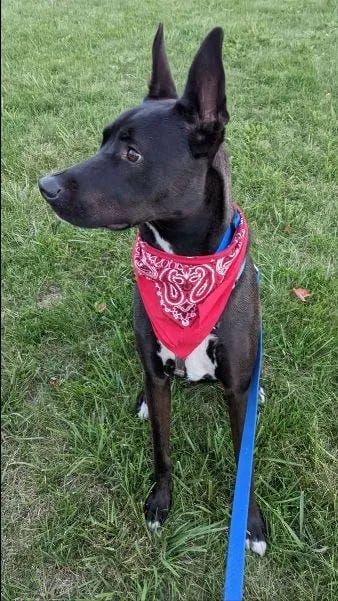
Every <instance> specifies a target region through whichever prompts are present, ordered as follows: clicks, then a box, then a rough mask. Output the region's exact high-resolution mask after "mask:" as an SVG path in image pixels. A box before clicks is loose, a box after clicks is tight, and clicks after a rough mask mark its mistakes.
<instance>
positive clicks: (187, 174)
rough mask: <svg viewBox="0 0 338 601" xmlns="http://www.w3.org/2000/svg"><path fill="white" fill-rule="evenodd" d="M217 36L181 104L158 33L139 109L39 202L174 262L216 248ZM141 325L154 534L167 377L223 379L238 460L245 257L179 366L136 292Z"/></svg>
mask: <svg viewBox="0 0 338 601" xmlns="http://www.w3.org/2000/svg"><path fill="white" fill-rule="evenodd" d="M222 39H223V32H222V30H221V29H220V28H216V29H214V30H212V31H211V32H210V33H209V35H208V36H207V37H206V39H205V40H204V42H203V44H202V45H201V47H200V49H199V51H198V53H197V55H196V56H195V58H194V61H193V63H192V66H191V68H190V71H189V76H188V81H187V84H186V88H185V91H184V94H183V96H182V97H181V98H178V97H177V93H176V88H175V84H174V82H173V79H172V76H171V74H170V69H169V65H168V61H167V57H166V53H165V48H164V42H163V28H162V25H160V26H159V29H158V31H157V34H156V36H155V39H154V43H153V65H152V75H151V81H150V85H149V93H148V95H147V97H146V98H145V100H144V102H143V103H142V104H140V105H139V106H138V107H136V108H134V109H132V110H129V111H127V112H126V113H124V114H123V115H121V116H120V117H118V119H117V120H116V121H114V122H113V123H112V124H111V125H109V126H108V127H106V128H105V129H104V131H103V140H102V145H101V148H100V150H99V152H98V153H97V154H96V155H95V156H94V157H92V158H90V159H88V160H86V161H83V162H81V163H79V164H77V165H74V166H72V167H70V168H69V169H66V170H65V171H63V172H60V173H55V174H53V175H49V176H46V177H43V178H42V179H41V180H40V181H39V187H40V191H41V193H42V195H43V196H44V197H45V199H46V200H47V201H48V203H49V204H50V206H51V207H52V208H53V209H54V211H55V212H56V213H57V214H58V215H59V216H60V217H61V218H62V219H65V220H66V221H68V222H70V223H72V224H74V225H77V226H81V227H87V228H94V227H95V228H97V227H104V228H109V229H112V230H121V229H125V228H128V227H132V226H137V227H138V228H139V232H140V236H141V238H142V239H143V240H144V241H145V242H147V243H148V244H150V245H151V246H153V247H155V248H157V249H163V250H165V251H167V252H174V253H175V254H179V255H185V256H190V257H192V256H197V255H211V254H212V253H214V252H215V250H216V248H217V247H218V244H219V242H220V240H221V239H222V236H223V234H224V231H225V230H226V228H227V226H229V224H230V223H231V220H232V217H233V211H234V209H233V206H232V197H231V182H230V170H229V163H228V159H227V155H226V153H225V151H224V148H223V145H222V142H223V137H224V128H225V125H226V124H227V122H228V120H229V115H228V111H227V107H226V96H225V77H224V70H223V64H222ZM134 328H135V336H136V341H137V348H138V352H139V354H140V357H141V360H142V363H143V367H144V372H145V382H144V391H142V393H141V395H140V396H139V399H138V405H137V407H138V411H139V415H140V416H141V417H142V416H143V417H146V416H147V414H148V411H149V415H150V419H151V427H152V436H153V448H154V467H155V484H154V487H153V489H152V492H151V493H150V495H149V497H148V499H147V501H146V503H145V515H146V520H147V523H148V526H149V527H150V528H151V529H155V528H156V527H157V526H159V525H160V524H162V523H163V522H164V520H165V519H166V517H167V515H168V511H169V509H170V505H171V500H172V469H171V461H170V452H169V423H170V378H169V372H170V369H171V370H172V371H174V370H175V365H176V368H177V367H180V369H181V370H182V372H183V373H185V375H186V376H187V377H188V378H189V379H190V380H194V381H197V380H201V379H212V380H215V379H218V380H220V381H221V382H222V383H223V385H224V389H225V396H226V399H227V400H228V403H229V413H230V423H231V431H232V437H233V444H234V450H235V455H236V458H237V455H238V452H239V447H240V441H241V434H242V427H243V419H244V415H245V410H246V403H247V396H248V387H249V383H250V378H251V373H252V370H253V365H254V362H255V357H256V350H257V342H258V335H259V328H260V303H259V293H258V285H257V281H256V274H255V268H254V265H253V263H252V260H251V258H250V256H249V255H248V254H247V256H246V261H245V266H244V269H243V272H242V273H241V275H240V278H239V280H238V281H237V283H236V286H235V288H234V290H233V292H232V294H231V297H230V300H229V302H228V304H227V306H226V308H225V310H224V311H223V313H222V314H221V317H220V319H219V321H218V323H217V326H216V328H215V329H214V330H213V335H212V336H209V337H207V338H206V339H205V341H203V343H202V344H201V345H200V346H199V347H198V348H197V349H195V350H194V352H192V353H191V355H190V356H189V357H187V359H186V361H185V364H182V363H183V362H181V365H180V366H178V362H177V361H175V356H173V354H172V353H171V352H170V351H168V349H166V348H165V347H164V346H163V345H162V344H160V343H159V341H158V340H157V339H156V336H155V334H154V331H153V328H152V326H151V323H150V320H149V318H148V315H147V313H146V311H145V308H144V305H143V302H142V300H141V297H140V294H139V291H138V289H137V288H136V290H135V310H134ZM265 541H266V532H265V526H264V522H263V519H262V516H261V513H260V511H259V509H258V507H257V505H256V502H255V499H254V492H253V484H252V490H251V501H250V509H249V517H248V538H247V546H248V547H249V548H251V549H252V550H253V551H254V552H256V553H258V554H259V555H263V554H264V553H265V550H266V542H265Z"/></svg>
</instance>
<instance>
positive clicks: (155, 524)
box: [147, 520, 161, 532]
mask: <svg viewBox="0 0 338 601" xmlns="http://www.w3.org/2000/svg"><path fill="white" fill-rule="evenodd" d="M147 526H148V528H149V530H151V531H152V532H156V531H157V530H158V529H159V528H160V526H161V524H160V522H159V521H158V520H149V522H147Z"/></svg>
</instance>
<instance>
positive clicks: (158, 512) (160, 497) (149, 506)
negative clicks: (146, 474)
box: [144, 484, 172, 532]
mask: <svg viewBox="0 0 338 601" xmlns="http://www.w3.org/2000/svg"><path fill="white" fill-rule="evenodd" d="M171 498H172V493H171V490H170V487H169V486H168V485H158V484H155V486H154V488H153V490H152V491H151V493H150V495H149V497H148V498H147V500H146V502H145V504H144V515H145V518H146V522H147V526H148V528H149V530H151V531H153V532H156V530H157V529H158V528H159V527H160V526H162V524H163V523H164V522H165V520H166V519H167V517H168V513H169V510H170V507H171Z"/></svg>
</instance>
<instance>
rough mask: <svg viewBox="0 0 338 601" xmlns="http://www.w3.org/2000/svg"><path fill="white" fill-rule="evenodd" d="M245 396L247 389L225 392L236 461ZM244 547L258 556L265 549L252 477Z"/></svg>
mask: <svg viewBox="0 0 338 601" xmlns="http://www.w3.org/2000/svg"><path fill="white" fill-rule="evenodd" d="M247 398H248V390H247V391H245V392H244V393H242V392H239V391H237V392H236V393H235V392H232V391H231V392H229V393H228V394H227V399H228V402H229V416H230V425H231V433H232V440H233V446H234V451H235V457H236V463H237V461H238V455H239V450H240V445H241V438H242V432H243V424H244V418H245V413H246V405H247ZM246 547H247V549H251V550H252V551H253V552H254V553H257V554H258V555H260V556H263V555H264V554H265V551H266V527H265V523H264V520H263V517H262V515H261V512H260V510H259V508H258V506H257V504H256V501H255V495H254V481H253V477H252V481H251V491H250V505H249V514H248V528H247V539H246Z"/></svg>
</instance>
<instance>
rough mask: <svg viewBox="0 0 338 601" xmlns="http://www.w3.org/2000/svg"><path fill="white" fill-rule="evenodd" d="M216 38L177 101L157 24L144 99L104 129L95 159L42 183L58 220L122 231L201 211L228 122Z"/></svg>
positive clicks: (218, 33) (216, 35)
mask: <svg viewBox="0 0 338 601" xmlns="http://www.w3.org/2000/svg"><path fill="white" fill-rule="evenodd" d="M222 39H223V32H222V30H221V29H220V28H216V29H213V30H212V31H211V32H210V33H209V35H208V36H207V37H206V38H205V40H204V42H203V43H202V45H201V47H200V49H199V51H198V53H197V54H196V56H195V58H194V60H193V63H192V65H191V68H190V71H189V76H188V81H187V84H186V87H185V91H184V94H183V96H182V97H181V98H178V97H177V93H176V88H175V84H174V81H173V79H172V76H171V73H170V69H169V65H168V60H167V57H166V52H165V47H164V41H163V27H162V25H160V26H159V28H158V31H157V33H156V36H155V39H154V43H153V65H152V75H151V80H150V84H149V92H148V95H147V96H146V98H145V100H144V102H143V103H142V104H140V105H139V106H138V107H136V108H134V109H132V110H129V111H127V112H126V113H124V114H122V115H121V116H120V117H118V118H117V119H116V121H114V122H113V123H112V124H111V125H109V126H107V127H106V128H105V129H104V131H103V139H102V144H101V148H100V149H99V151H98V153H97V154H96V155H95V156H93V157H92V158H90V159H88V160H85V161H83V162H81V163H78V164H77V165H74V166H72V167H69V168H68V169H66V170H65V171H62V172H58V173H54V174H52V175H47V176H45V177H43V178H41V179H40V181H39V188H40V191H41V194H42V195H43V196H44V198H45V199H46V200H47V201H48V203H49V204H50V206H51V207H52V208H53V209H54V211H55V212H56V213H57V214H58V215H59V217H61V218H62V219H65V220H66V221H69V222H70V223H72V224H74V225H78V226H82V227H91V228H92V227H105V228H110V229H124V228H126V227H130V226H134V225H138V224H141V223H144V222H146V221H155V220H159V219H161V220H171V219H175V218H179V217H181V218H182V217H185V216H187V215H189V214H191V213H193V212H194V211H195V210H197V209H198V208H199V207H200V206H201V203H202V202H203V197H204V185H205V178H206V173H207V170H208V168H209V167H210V165H211V163H212V161H213V159H214V156H215V154H216V152H217V150H218V148H219V147H220V145H221V143H222V141H223V136H224V127H225V124H226V123H227V122H228V119H229V117H228V112H227V108H226V97H225V84H224V70H223V64H222Z"/></svg>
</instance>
